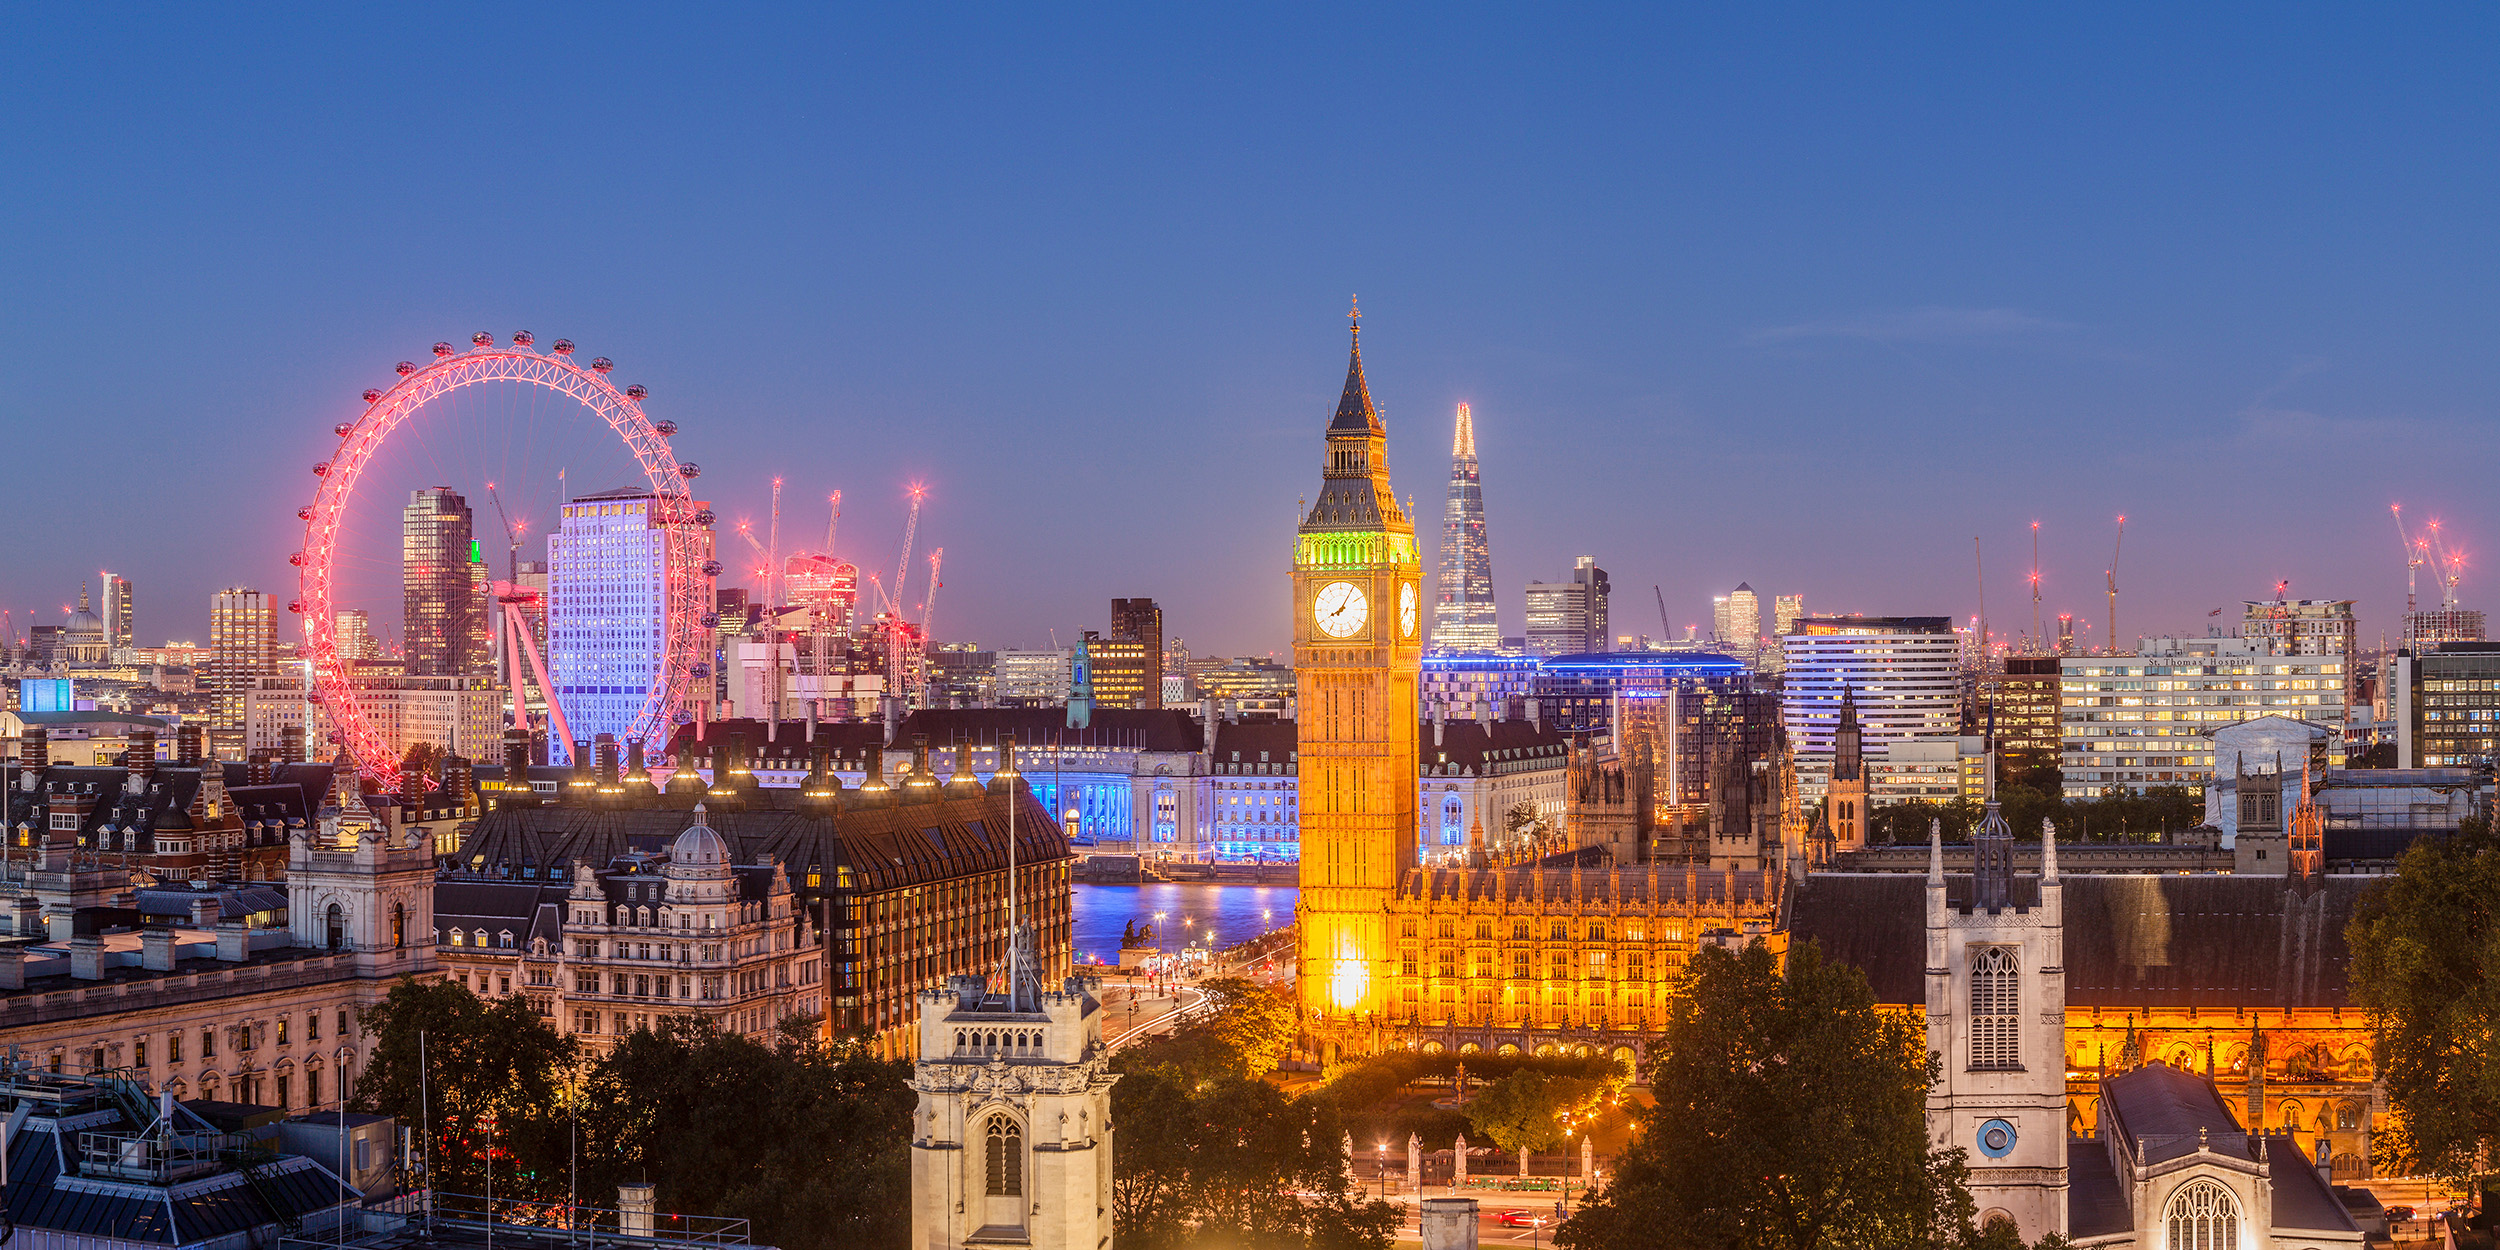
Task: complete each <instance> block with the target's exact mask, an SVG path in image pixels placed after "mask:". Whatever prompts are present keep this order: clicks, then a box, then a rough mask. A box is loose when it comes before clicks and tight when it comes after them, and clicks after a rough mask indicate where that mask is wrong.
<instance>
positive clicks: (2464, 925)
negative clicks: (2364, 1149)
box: [2345, 821, 2500, 1181]
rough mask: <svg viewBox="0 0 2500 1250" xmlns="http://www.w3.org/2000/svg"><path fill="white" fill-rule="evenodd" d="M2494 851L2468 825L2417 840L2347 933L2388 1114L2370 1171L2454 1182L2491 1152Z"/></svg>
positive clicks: (2497, 974) (2498, 850) (2484, 831)
mask: <svg viewBox="0 0 2500 1250" xmlns="http://www.w3.org/2000/svg"><path fill="white" fill-rule="evenodd" d="M2496 911H2500V842H2495V840H2494V839H2493V838H2492V836H2491V833H2490V830H2489V826H2488V825H2487V824H2486V823H2484V822H2481V821H2474V822H2469V824H2468V827H2467V828H2465V829H2463V830H2461V831H2459V833H2458V834H2457V836H2456V837H2454V838H2452V839H2449V840H2447V841H2445V842H2441V841H2437V840H2434V839H2423V840H2421V841H2418V842H2416V843H2414V845H2413V847H2412V849H2410V850H2408V851H2406V852H2405V855H2404V858H2403V859H2402V860H2400V861H2398V864H2397V869H2396V875H2395V877H2394V878H2393V879H2392V880H2389V881H2387V882H2386V883H2384V884H2382V885H2380V886H2378V887H2377V888H2376V889H2373V890H2372V891H2370V892H2369V893H2368V894H2366V895H2364V896H2363V897H2362V899H2361V902H2360V904H2359V905H2358V906H2357V907H2355V908H2354V910H2353V918H2352V922H2351V925H2350V926H2349V928H2348V929H2347V930H2346V932H2345V940H2346V943H2347V944H2348V945H2349V946H2350V947H2351V949H2352V983H2353V997H2354V998H2355V999H2357V1000H2358V1001H2359V1002H2360V1004H2361V1006H2362V1007H2363V1008H2364V1009H2366V1010H2367V1011H2368V1012H2369V1013H2370V1022H2371V1027H2372V1029H2373V1030H2375V1031H2376V1033H2377V1049H2378V1069H2379V1076H2380V1079H2381V1080H2382V1081H2384V1082H2385V1084H2386V1088H2387V1099H2388V1101H2389V1103H2391V1104H2393V1106H2394V1107H2395V1110H2396V1112H2397V1114H2396V1115H2395V1116H2394V1117H2391V1118H2392V1119H2393V1120H2394V1123H2393V1125H2392V1126H2391V1131H2388V1132H2383V1133H2379V1134H2376V1135H2374V1137H2373V1139H2372V1147H2373V1151H2374V1153H2375V1154H2376V1155H2377V1156H2378V1157H2377V1158H2376V1159H2375V1160H2374V1164H2375V1166H2377V1167H2378V1168H2380V1169H2383V1170H2385V1171H2387V1172H2388V1173H2390V1174H2393V1175H2403V1174H2413V1175H2431V1176H2440V1177H2446V1178H2449V1179H2452V1180H2459V1181H2463V1180H2466V1179H2468V1178H2475V1177H2480V1178H2484V1179H2486V1180H2487V1179H2488V1178H2489V1176H2490V1173H2491V1162H2490V1160H2491V1159H2492V1157H2493V1151H2494V1150H2495V1149H2500V1033H2496V1032H2495V1028H2500V1023H2496V1022H2500V915H2495V912H2496Z"/></svg>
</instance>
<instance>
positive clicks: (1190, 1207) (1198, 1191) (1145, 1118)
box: [1111, 1066, 1398, 1250]
mask: <svg viewBox="0 0 2500 1250" xmlns="http://www.w3.org/2000/svg"><path fill="white" fill-rule="evenodd" d="M1111 1100H1112V1114H1113V1116H1114V1121H1113V1122H1114V1123H1116V1124H1118V1125H1119V1134H1118V1137H1117V1139H1116V1140H1115V1141H1114V1143H1113V1151H1114V1154H1115V1159H1116V1163H1115V1167H1114V1180H1113V1186H1112V1203H1113V1206H1112V1209H1113V1215H1114V1220H1115V1224H1116V1235H1117V1237H1118V1239H1119V1244H1120V1245H1121V1246H1123V1247H1128V1248H1129V1250H1166V1248H1171V1250H1178V1248H1180V1247H1191V1246H1208V1245H1221V1246H1232V1247H1240V1248H1241V1250H1266V1248H1268V1247H1275V1248H1277V1250H1284V1248H1286V1247H1294V1248H1297V1250H1298V1248H1300V1247H1305V1246H1311V1247H1322V1248H1324V1250H1375V1248H1377V1250H1385V1248H1386V1247H1387V1246H1388V1245H1389V1238H1390V1235H1391V1233H1393V1232H1394V1231H1395V1230H1396V1228H1397V1224H1398V1215H1397V1208H1395V1207H1393V1206H1391V1205H1389V1204H1388V1203H1385V1202H1370V1201H1364V1200H1362V1199H1361V1198H1360V1196H1359V1191H1358V1190H1357V1189H1356V1188H1355V1186H1354V1184H1353V1182H1352V1177H1351V1174H1350V1173H1349V1172H1348V1170H1347V1159H1346V1153H1345V1128H1344V1125H1343V1122H1342V1121H1340V1120H1339V1119H1338V1117H1337V1114H1336V1111H1335V1109H1334V1108H1333V1107H1331V1106H1330V1105H1329V1104H1328V1102H1327V1101H1326V1100H1325V1099H1320V1098H1311V1097H1300V1098H1296V1097H1291V1096H1289V1095H1287V1094H1286V1093H1285V1092H1284V1091H1282V1090H1279V1089H1277V1088H1276V1087H1275V1086H1273V1085H1269V1084H1267V1083H1266V1082H1264V1081H1253V1080H1246V1079H1244V1078H1241V1077H1238V1076H1219V1077H1216V1078H1213V1079H1211V1080H1207V1081H1203V1082H1192V1081H1191V1080H1190V1079H1189V1078H1188V1077H1187V1076H1186V1075H1184V1074H1182V1073H1180V1072H1178V1071H1175V1070H1174V1069H1172V1068H1170V1067H1164V1066H1154V1067H1148V1068H1146V1069H1145V1070H1143V1071H1137V1072H1132V1073H1130V1074H1129V1075H1127V1076H1125V1077H1123V1078H1121V1080H1120V1083H1119V1084H1117V1085H1115V1086H1113V1087H1112V1089H1111Z"/></svg>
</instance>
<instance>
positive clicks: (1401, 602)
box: [1398, 582, 1415, 638]
mask: <svg viewBox="0 0 2500 1250" xmlns="http://www.w3.org/2000/svg"><path fill="white" fill-rule="evenodd" d="M1398 633H1399V635H1400V636H1401V637H1406V638H1412V637H1414V636H1415V583H1413V582H1408V583H1407V584H1405V585H1403V586H1400V587H1398Z"/></svg>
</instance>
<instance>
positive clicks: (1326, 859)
mask: <svg viewBox="0 0 2500 1250" xmlns="http://www.w3.org/2000/svg"><path fill="white" fill-rule="evenodd" d="M1355 316H1356V317H1357V318H1358V320H1357V321H1356V323H1355V328H1354V344H1353V349H1352V352H1351V358H1350V359H1349V361H1348V363H1347V365H1346V375H1345V393H1344V394H1343V395H1342V396H1341V397H1340V398H1339V399H1338V401H1337V413H1336V417H1335V418H1334V419H1333V420H1331V421H1330V422H1329V424H1328V454H1327V458H1326V460H1325V461H1324V462H1323V464H1322V467H1321V470H1320V492H1319V501H1318V502H1317V503H1316V504H1314V505H1313V506H1312V508H1311V510H1310V513H1309V514H1308V515H1307V516H1305V517H1303V519H1302V525H1301V527H1300V529H1299V531H1298V532H1297V533H1296V535H1295V537H1294V550H1293V608H1294V613H1293V654H1294V686H1295V693H1296V697H1297V699H1298V706H1299V709H1300V712H1299V742H1298V743H1297V760H1298V763H1299V775H1300V777H1301V796H1302V797H1301V802H1302V872H1301V886H1302V889H1301V901H1300V903H1299V905H1298V906H1297V909H1296V910H1297V915H1298V918H1299V920H1300V922H1301V935H1302V938H1301V940H1302V969H1301V998H1302V1007H1303V1010H1304V1012H1305V1014H1306V1017H1308V1018H1313V1019H1319V1020H1332V1021H1341V1022H1359V1021H1361V1020H1362V1019H1364V1018H1366V1017H1369V1018H1371V1019H1374V1020H1377V1019H1379V1018H1380V1017H1382V1016H1383V1015H1385V1014H1387V1012H1388V1010H1389V1007H1390V1003H1389V994H1390V988H1389V967H1390V965H1389V956H1390V950H1389V930H1388V904H1389V900H1390V898H1391V896H1392V895H1393V894H1394V893H1395V891H1396V889H1397V885H1398V882H1399V880H1400V879H1401V878H1402V877H1403V876H1404V875H1405V873H1406V872H1407V870H1408V869H1410V868H1413V867H1414V866H1415V838H1416V826H1415V776H1416V772H1415V770H1416V745H1417V744H1416V733H1417V724H1418V710H1419V707H1420V704H1419V703H1418V701H1417V695H1416V691H1417V687H1418V686H1419V684H1420V682H1421V677H1422V671H1423V635H1422V611H1423V605H1422V602H1421V599H1422V585H1423V563H1422V561H1421V559H1420V558H1419V557H1418V556H1417V554H1416V549H1415V524H1414V522H1413V521H1412V520H1410V519H1409V518H1408V517H1407V515H1406V513H1405V512H1404V511H1403V510H1401V509H1400V508H1399V507H1398V503H1397V499H1396V497H1395V496H1393V495H1392V494H1391V493H1390V489H1389V461H1388V456H1387V444H1388V431H1387V430H1386V429H1384V428H1383V427H1382V425H1381V423H1380V414H1379V412H1378V410H1376V409H1375V408H1374V407H1373V406H1372V396H1371V388H1370V387H1369V386H1368V385H1366V384H1365V382H1364V380H1363V341H1362V325H1361V322H1360V320H1359V316H1360V314H1359V312H1358V313H1356V314H1355Z"/></svg>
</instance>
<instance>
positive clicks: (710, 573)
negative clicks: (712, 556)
mask: <svg viewBox="0 0 2500 1250" xmlns="http://www.w3.org/2000/svg"><path fill="white" fill-rule="evenodd" d="M703 575H704V576H705V577H718V576H720V561H718V560H706V561H704V562H703Z"/></svg>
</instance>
